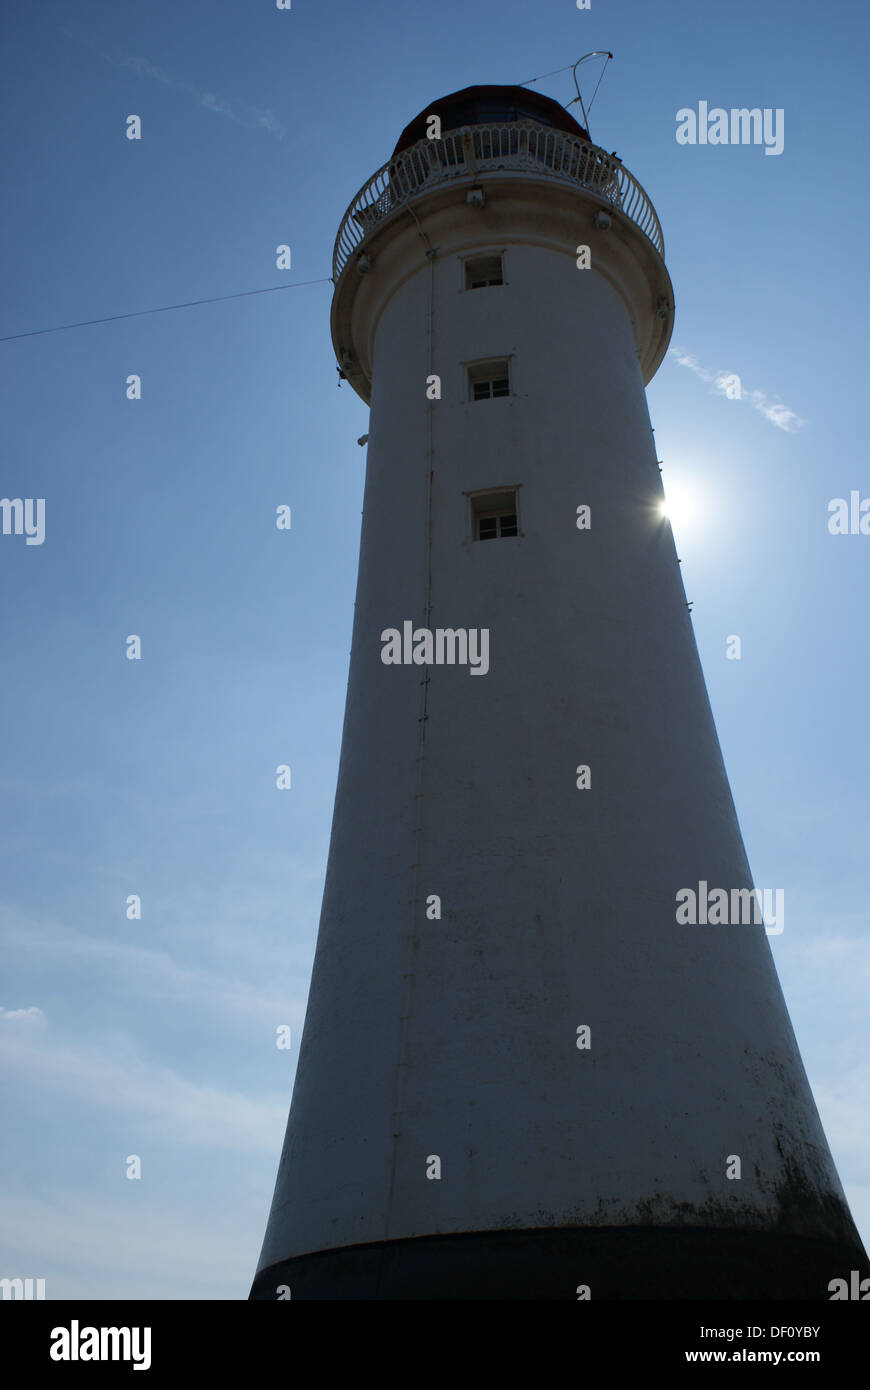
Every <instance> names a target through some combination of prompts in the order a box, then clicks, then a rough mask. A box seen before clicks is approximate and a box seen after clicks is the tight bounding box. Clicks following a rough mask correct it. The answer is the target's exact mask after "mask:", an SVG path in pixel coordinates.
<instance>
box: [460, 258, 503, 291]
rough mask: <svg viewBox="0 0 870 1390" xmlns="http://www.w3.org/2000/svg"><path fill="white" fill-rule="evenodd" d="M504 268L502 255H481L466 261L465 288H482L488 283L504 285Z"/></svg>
mask: <svg viewBox="0 0 870 1390" xmlns="http://www.w3.org/2000/svg"><path fill="white" fill-rule="evenodd" d="M503 284H504V270H503V268H502V259H501V256H479V257H478V258H477V259H476V260H473V261H466V262H465V288H466V289H467V290H482V289H485V288H486V287H487V286H488V285H503Z"/></svg>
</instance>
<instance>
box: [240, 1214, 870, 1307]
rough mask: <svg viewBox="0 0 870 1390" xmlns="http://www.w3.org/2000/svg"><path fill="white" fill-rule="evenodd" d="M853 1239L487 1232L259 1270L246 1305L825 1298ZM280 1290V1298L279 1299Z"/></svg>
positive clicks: (861, 1265) (326, 1254) (344, 1251)
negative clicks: (583, 1292)
mask: <svg viewBox="0 0 870 1390" xmlns="http://www.w3.org/2000/svg"><path fill="white" fill-rule="evenodd" d="M853 1269H857V1270H859V1271H861V1273H862V1277H866V1274H867V1256H866V1255H865V1254H864V1251H863V1249H862V1248H861V1245H860V1242H857V1241H856V1242H854V1243H853V1242H850V1241H848V1240H824V1239H815V1238H811V1237H805V1236H793V1235H778V1234H773V1233H770V1232H760V1231H729V1230H704V1229H702V1228H698V1227H658V1228H655V1227H649V1228H638V1227H593V1228H589V1227H587V1228H582V1229H573V1228H572V1229H562V1230H556V1229H550V1228H548V1229H539V1230H523V1231H485V1232H472V1233H468V1234H463V1235H441V1236H425V1237H419V1238H415V1239H411V1240H392V1241H383V1242H380V1243H378V1244H375V1245H354V1246H345V1247H343V1248H341V1249H337V1250H325V1251H321V1252H319V1253H318V1254H314V1255H301V1256H298V1257H297V1258H295V1259H292V1260H283V1261H281V1263H279V1264H275V1265H271V1266H269V1267H268V1268H266V1269H263V1270H261V1271H260V1273H259V1274H258V1275H257V1277H256V1279H255V1280H254V1285H253V1288H252V1289H251V1293H250V1297H251V1298H252V1299H256V1300H263V1301H265V1300H269V1301H273V1300H275V1299H278V1298H287V1297H288V1293H287V1290H288V1289H289V1297H290V1298H291V1299H294V1300H298V1299H300V1298H306V1299H330V1298H337V1299H356V1298H361V1299H456V1300H461V1301H465V1300H471V1299H474V1300H478V1299H514V1300H517V1301H520V1300H522V1301H525V1300H527V1299H548V1300H549V1299H569V1300H571V1301H572V1302H575V1301H576V1300H577V1298H578V1296H579V1295H578V1288H579V1286H581V1285H585V1286H587V1287H588V1289H589V1294H588V1297H590V1298H592V1299H594V1300H596V1301H597V1300H600V1299H692V1300H694V1299H705V1300H706V1299H822V1300H827V1299H830V1297H831V1293H830V1292H829V1290H828V1285H829V1284H830V1282H831V1280H833V1279H845V1281H846V1283H847V1284H848V1283H849V1277H850V1271H851V1270H853ZM282 1286H283V1290H284V1291H283V1292H279V1290H280V1289H281V1288H282Z"/></svg>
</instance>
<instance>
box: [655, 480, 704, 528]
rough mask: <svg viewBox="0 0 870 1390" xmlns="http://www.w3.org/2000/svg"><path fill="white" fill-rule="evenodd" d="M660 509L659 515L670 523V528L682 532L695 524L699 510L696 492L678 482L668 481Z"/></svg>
mask: <svg viewBox="0 0 870 1390" xmlns="http://www.w3.org/2000/svg"><path fill="white" fill-rule="evenodd" d="M660 509H661V515H662V516H663V517H667V519H668V521H669V522H670V523H671V529H672V530H673V531H682V532H685V531H687V530H689V529H690V528H691V527H692V526H693V525H697V522H698V519H699V516H700V512H701V508H700V505H699V499H698V496H697V493H696V492H692V491H691V490H690V489H689V488H686V487H683V486H681V485H680V484H679V483H668V486H667V489H666V495H665V498H664V500H663V501H662V502H661V503H660Z"/></svg>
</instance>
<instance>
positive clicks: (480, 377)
mask: <svg viewBox="0 0 870 1390" xmlns="http://www.w3.org/2000/svg"><path fill="white" fill-rule="evenodd" d="M468 386H469V392H468V394H469V398H470V399H471V400H473V401H490V400H494V399H495V398H496V397H498V396H509V395H510V393H511V385H510V372H509V370H508V364H507V362H506V361H498V362H477V363H476V364H475V365H474V366H473V367H469V369H468Z"/></svg>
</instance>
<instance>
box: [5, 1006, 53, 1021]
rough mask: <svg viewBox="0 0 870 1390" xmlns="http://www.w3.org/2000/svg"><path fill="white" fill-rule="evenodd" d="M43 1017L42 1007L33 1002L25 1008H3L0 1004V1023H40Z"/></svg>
mask: <svg viewBox="0 0 870 1390" xmlns="http://www.w3.org/2000/svg"><path fill="white" fill-rule="evenodd" d="M44 1018H45V1014H44V1013H43V1012H42V1009H37V1007H36V1005H35V1004H31V1005H30V1007H29V1008H27V1009H4V1007H3V1005H2V1004H0V1023H41V1022H42V1020H43V1019H44Z"/></svg>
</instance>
